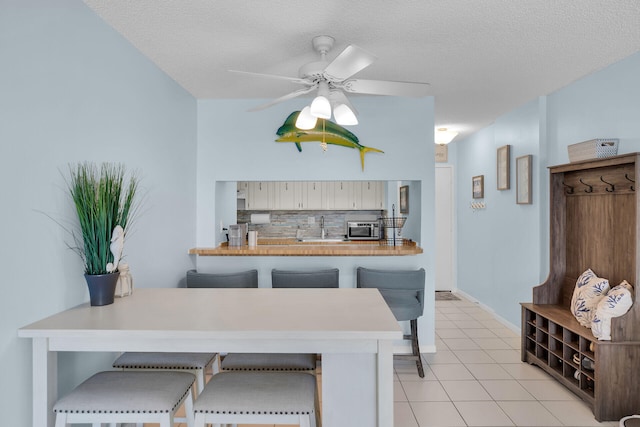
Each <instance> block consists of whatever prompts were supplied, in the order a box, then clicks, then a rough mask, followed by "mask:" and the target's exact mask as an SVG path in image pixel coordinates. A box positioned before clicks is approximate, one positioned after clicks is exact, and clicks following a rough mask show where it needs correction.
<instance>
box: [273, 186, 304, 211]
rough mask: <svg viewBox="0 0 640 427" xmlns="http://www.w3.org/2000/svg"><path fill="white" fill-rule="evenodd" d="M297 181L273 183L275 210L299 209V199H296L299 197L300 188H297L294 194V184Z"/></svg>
mask: <svg viewBox="0 0 640 427" xmlns="http://www.w3.org/2000/svg"><path fill="white" fill-rule="evenodd" d="M296 184H299V183H296V182H290V181H284V182H276V183H275V190H276V192H275V193H276V194H275V205H274V206H273V208H274V209H276V210H293V209H300V201H299V200H298V199H299V197H300V194H299V193H300V190H298V194H296V186H297V187H300V186H299V185H296Z"/></svg>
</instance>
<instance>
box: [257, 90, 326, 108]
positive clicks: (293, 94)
mask: <svg viewBox="0 0 640 427" xmlns="http://www.w3.org/2000/svg"><path fill="white" fill-rule="evenodd" d="M315 89H316V85H313V86H311V87H306V88H304V89H298V90H296V91H293V92H291V93H288V94H286V95H283V96H281V97H280V98H276V99H273V100H271V101H269V102H267V103H266V104H262V105H258V106H257V107H253V108H251V109H249V110H247V111H251V112H253V111H260V110H264V109H265V108H269V107H271V106H272V105H275V104H278V103H280V102H283V101H287V100H289V99H293V98H295V97H297V96H300V95H304V94H306V93H309V92H311V91H313V90H315Z"/></svg>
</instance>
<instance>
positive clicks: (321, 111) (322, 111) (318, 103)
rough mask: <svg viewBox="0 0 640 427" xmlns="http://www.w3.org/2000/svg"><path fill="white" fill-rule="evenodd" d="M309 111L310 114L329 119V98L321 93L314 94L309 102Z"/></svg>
mask: <svg viewBox="0 0 640 427" xmlns="http://www.w3.org/2000/svg"><path fill="white" fill-rule="evenodd" d="M310 113H311V115H312V116H314V117H317V118H319V119H330V118H331V104H330V103H329V100H328V99H327V98H326V97H325V96H322V95H318V96H316V97H315V99H314V100H313V102H312V103H311V108H310Z"/></svg>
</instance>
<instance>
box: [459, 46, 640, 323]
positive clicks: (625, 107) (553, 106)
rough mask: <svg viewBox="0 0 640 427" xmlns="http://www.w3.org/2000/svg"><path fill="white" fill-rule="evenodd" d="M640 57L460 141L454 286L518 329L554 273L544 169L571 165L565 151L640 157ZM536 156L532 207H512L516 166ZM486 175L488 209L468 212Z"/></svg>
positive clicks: (612, 67) (536, 101)
mask: <svg viewBox="0 0 640 427" xmlns="http://www.w3.org/2000/svg"><path fill="white" fill-rule="evenodd" d="M638 75H640V54H635V55H632V56H630V57H628V58H626V59H624V60H622V61H620V62H618V63H616V64H613V65H611V66H609V67H607V68H606V69H603V70H601V71H599V72H597V73H594V74H592V75H590V76H587V77H584V78H582V79H580V80H578V81H576V82H575V83H573V84H571V85H569V86H567V87H565V88H562V89H560V90H558V91H556V92H554V93H552V94H549V95H547V96H543V97H541V98H539V99H536V100H533V101H531V102H529V103H527V104H525V105H523V106H521V107H519V108H517V109H515V110H514V111H511V112H509V113H507V114H505V115H503V116H501V117H500V118H498V119H497V120H496V121H495V123H493V124H492V125H491V126H488V127H487V128H485V129H482V130H481V131H479V132H477V133H475V134H473V135H471V136H469V137H467V138H465V139H463V140H460V141H457V142H455V143H454V144H455V145H456V150H455V152H456V159H457V163H456V166H457V197H456V201H457V205H458V220H457V244H456V246H457V287H458V289H460V290H461V291H463V292H465V293H467V294H468V295H470V296H472V297H473V298H475V299H477V300H478V301H479V302H481V303H482V304H484V305H486V306H487V307H489V308H490V309H493V310H494V311H495V313H496V314H497V315H498V316H500V317H502V318H503V319H505V320H506V321H508V322H510V323H511V324H513V325H515V326H517V327H519V325H520V307H519V304H518V303H519V302H521V301H531V292H532V291H531V288H532V287H533V286H535V285H537V284H539V283H541V282H542V281H544V280H545V278H546V276H547V275H548V271H549V251H548V248H549V236H548V234H549V225H548V223H549V203H548V198H549V192H548V186H549V184H548V182H549V180H548V171H547V167H548V166H552V165H557V164H563V163H567V162H568V161H569V158H568V154H567V146H568V145H569V144H573V143H576V142H581V141H585V140H588V139H593V138H620V146H619V149H618V153H619V154H623V153H629V152H636V151H640V120H639V119H638V118H639V117H640V101H639V100H640V80H639V79H638V77H637V76H638ZM506 144H510V145H511V188H510V190H503V191H498V190H497V189H496V150H497V148H498V147H501V146H503V145H506ZM527 154H532V155H533V204H532V205H517V204H516V203H515V194H516V192H515V159H516V157H519V156H523V155H527ZM482 174H484V176H485V199H484V201H485V202H486V205H487V208H486V209H485V210H481V211H478V212H475V213H474V212H472V211H471V210H470V209H468V205H469V202H470V201H471V195H470V194H471V177H472V176H475V175H482Z"/></svg>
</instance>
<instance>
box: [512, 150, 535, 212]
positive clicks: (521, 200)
mask: <svg viewBox="0 0 640 427" xmlns="http://www.w3.org/2000/svg"><path fill="white" fill-rule="evenodd" d="M532 157H533V156H532V155H531V154H528V155H526V156H521V157H518V158H516V203H517V204H519V205H530V204H532V203H533V202H532V197H531V196H532V195H531V163H532Z"/></svg>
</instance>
